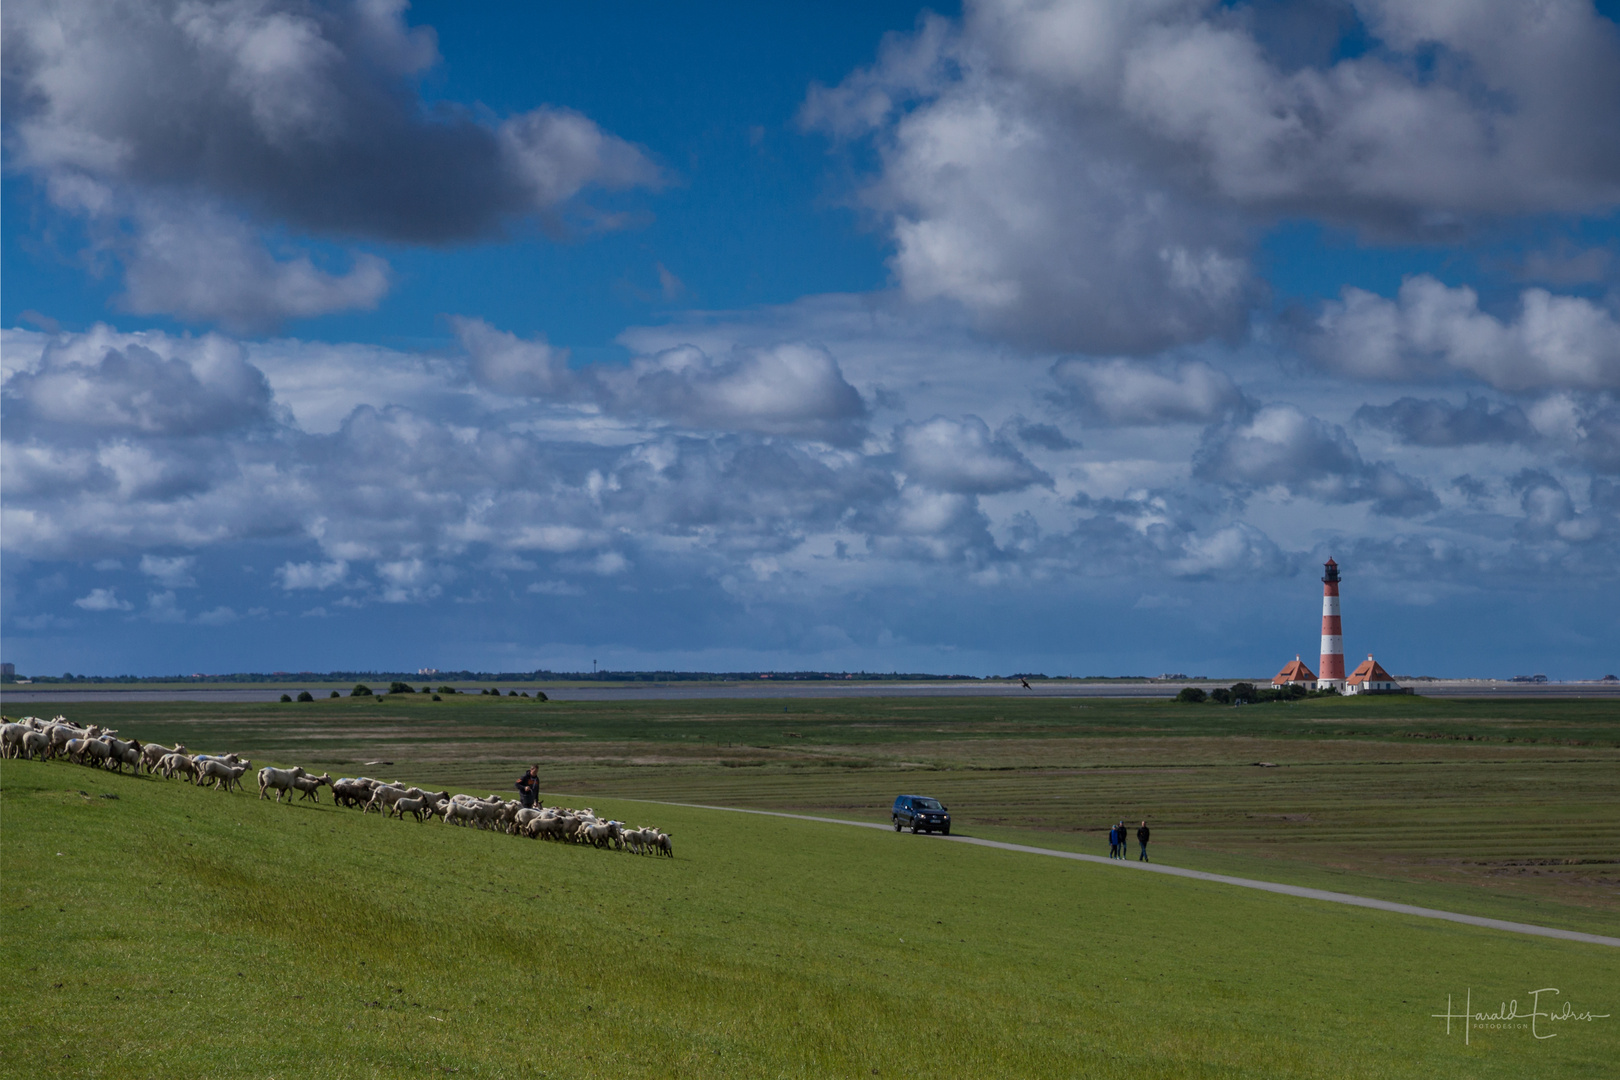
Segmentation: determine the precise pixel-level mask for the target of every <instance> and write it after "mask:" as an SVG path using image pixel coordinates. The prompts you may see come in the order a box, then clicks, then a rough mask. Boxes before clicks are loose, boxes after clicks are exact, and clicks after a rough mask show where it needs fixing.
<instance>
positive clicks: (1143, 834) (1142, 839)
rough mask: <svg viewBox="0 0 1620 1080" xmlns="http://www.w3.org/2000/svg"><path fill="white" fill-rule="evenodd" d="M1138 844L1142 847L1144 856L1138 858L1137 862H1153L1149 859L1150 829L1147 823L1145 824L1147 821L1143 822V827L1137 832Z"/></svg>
mask: <svg viewBox="0 0 1620 1080" xmlns="http://www.w3.org/2000/svg"><path fill="white" fill-rule="evenodd" d="M1136 842H1137V843H1138V844H1141V845H1142V854H1141V855H1140V856H1138V858H1137V860H1136V861H1137V862H1149V861H1151V860H1149V859H1148V857H1147V842H1148V827H1147V822H1145V821H1144V822H1142V827H1141V828H1140V829H1137V830H1136Z"/></svg>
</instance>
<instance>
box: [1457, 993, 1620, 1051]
mask: <svg viewBox="0 0 1620 1080" xmlns="http://www.w3.org/2000/svg"><path fill="white" fill-rule="evenodd" d="M1527 992H1528V993H1529V995H1530V1005H1529V1009H1528V1011H1525V1012H1521V1011H1519V999H1518V998H1514V999H1513V1000H1511V1001H1504V1002H1501V1003H1499V1004H1498V1005H1497V1007H1496V1009H1495V1011H1494V1012H1485V1011H1483V1010H1481V1011H1479V1012H1475V1011H1474V990H1473V988H1472V987H1469V989H1468V992H1467V994H1466V995H1465V996H1464V998H1463V1011H1462V1012H1454V1011H1453V1008H1454V1006H1453V1005H1452V997H1451V995H1450V994H1447V995H1446V1011H1445V1012H1443V1013H1430V1014H1429V1015H1430V1016H1432V1017H1434V1018H1435V1019H1437V1020H1444V1021H1445V1022H1446V1034H1447V1035H1450V1034H1451V1027H1452V1024H1453V1023H1454V1022H1458V1023H1457V1026H1458V1027H1460V1028H1462V1033H1463V1044H1464V1045H1467V1044H1468V1042H1469V1037H1470V1035H1471V1034H1472V1033H1473V1032H1474V1031H1528V1032H1530V1034H1531V1035H1532V1036H1533V1037H1534V1038H1537V1039H1556V1038H1557V1037H1558V1036H1559V1034H1560V1033H1559V1032H1557V1031H1554V1030H1553V1029H1554V1028H1555V1027H1557V1026H1558V1025H1559V1024H1560V1023H1567V1022H1569V1021H1581V1022H1583V1023H1591V1022H1592V1021H1594V1020H1607V1019H1608V1018H1609V1014H1608V1013H1595V1012H1593V1011H1592V1010H1591V1009H1587V1010H1586V1011H1585V1012H1581V1011H1579V1010H1577V1009H1576V1008H1575V1006H1574V1005H1573V1004H1571V1003H1570V1002H1569V1001H1557V1000H1555V999H1556V998H1559V997H1562V996H1563V991H1561V990H1559V989H1558V988H1557V987H1556V986H1543V987H1542V988H1541V989H1540V990H1530V991H1527Z"/></svg>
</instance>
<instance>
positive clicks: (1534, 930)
mask: <svg viewBox="0 0 1620 1080" xmlns="http://www.w3.org/2000/svg"><path fill="white" fill-rule="evenodd" d="M631 801H643V800H631ZM645 801H647V802H652V801H653V800H650V799H649V800H645ZM660 805H663V806H685V807H690V808H692V809H694V810H729V811H731V812H732V813H734V814H762V815H764V816H766V817H784V818H796V819H798V820H799V821H820V822H825V823H826V824H828V825H855V826H858V827H860V828H863V829H888V828H892V826H889V825H883V824H881V823H878V822H873V821H845V820H843V819H842V818H827V817H813V816H811V815H809V814H784V813H782V812H780V811H777V810H745V809H742V808H741V807H736V806H704V805H702V804H700V803H669V802H666V803H661V804H660ZM919 839H920V838H919ZM930 839H933V840H943V841H947V842H950V843H956V844H973V845H975V846H977V847H988V848H1000V849H1001V850H1002V851H1021V852H1023V853H1024V854H1026V855H1051V856H1054V857H1056V858H1059V859H1074V860H1075V861H1076V862H1092V863H1106V864H1107V865H1109V866H1113V867H1118V868H1120V869H1124V870H1139V871H1141V872H1143V873H1149V874H1169V875H1170V876H1172V877H1183V878H1195V879H1196V880H1198V881H1214V882H1218V883H1220V884H1222V885H1238V886H1241V887H1243V888H1245V889H1259V890H1261V891H1262V892H1273V893H1282V894H1283V895H1284V896H1299V897H1303V898H1305V899H1306V900H1325V901H1327V902H1328V903H1330V904H1349V905H1351V906H1353V907H1365V908H1375V909H1377V910H1378V911H1393V912H1395V913H1396V914H1398V915H1417V916H1419V917H1421V918H1425V919H1445V920H1446V921H1448V922H1458V923H1467V924H1468V925H1469V926H1484V927H1488V928H1490V929H1492V930H1506V931H1508V932H1509V933H1513V934H1535V935H1538V936H1540V937H1552V938H1563V939H1565V940H1566V941H1584V942H1586V943H1587V944H1589V945H1610V946H1613V947H1616V948H1620V938H1614V937H1604V936H1603V935H1602V934H1583V933H1582V932H1581V931H1579V930H1560V929H1558V928H1557V927H1552V926H1536V925H1534V924H1532V923H1521V922H1508V921H1507V920H1505V919H1487V918H1485V917H1483V916H1480V915H1463V914H1461V913H1459V912H1455V911H1440V910H1438V909H1436V908H1426V907H1415V906H1414V905H1412V904H1397V903H1395V902H1394V901H1392V900H1375V899H1373V898H1372V897H1370V896H1353V895H1351V894H1350V893H1341V892H1329V891H1328V890H1327V889H1307V888H1305V887H1304V886H1302V885H1281V884H1278V883H1277V882H1275V881H1256V880H1254V879H1253V878H1240V877H1228V876H1227V875H1226V874H1208V873H1205V872H1204V871H1202V870H1186V869H1183V868H1182V867H1179V866H1161V865H1160V864H1158V863H1145V862H1132V861H1131V860H1128V859H1127V860H1123V861H1122V860H1120V859H1110V858H1106V857H1104V856H1102V855H1081V854H1080V853H1078V852H1074V851H1056V850H1054V849H1052V848H1039V847H1030V846H1028V845H1027V844H1007V843H1003V842H1002V841H1000V840H981V839H979V838H978V837H976V836H937V835H936V836H931V837H930Z"/></svg>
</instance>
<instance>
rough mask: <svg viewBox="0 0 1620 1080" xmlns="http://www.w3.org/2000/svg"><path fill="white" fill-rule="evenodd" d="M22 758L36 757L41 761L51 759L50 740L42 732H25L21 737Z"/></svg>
mask: <svg viewBox="0 0 1620 1080" xmlns="http://www.w3.org/2000/svg"><path fill="white" fill-rule="evenodd" d="M22 756H23V757H25V758H33V757H38V758H39V760H41V761H49V760H50V759H51V740H50V738H49V737H48V736H47V735H46V734H45V733H44V732H43V731H32V730H30V731H25V732H23V737H22Z"/></svg>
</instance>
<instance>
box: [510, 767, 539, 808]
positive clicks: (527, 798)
mask: <svg viewBox="0 0 1620 1080" xmlns="http://www.w3.org/2000/svg"><path fill="white" fill-rule="evenodd" d="M514 786H515V787H516V788H517V790H518V802H520V803H522V804H523V805H524V806H525V807H527V808H529V809H531V810H532V809H533V808H534V805H535V804H536V803H538V802H539V801H540V766H538V765H530V766H529V771H528V772H526V773H524V774H523V775H522V776H520V777H518V782H517V784H515V785H514Z"/></svg>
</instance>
